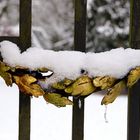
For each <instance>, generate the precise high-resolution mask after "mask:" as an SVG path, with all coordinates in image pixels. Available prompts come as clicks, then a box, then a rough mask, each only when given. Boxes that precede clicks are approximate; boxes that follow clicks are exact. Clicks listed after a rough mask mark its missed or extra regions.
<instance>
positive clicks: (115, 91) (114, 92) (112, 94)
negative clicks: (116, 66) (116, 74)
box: [101, 81, 126, 105]
mask: <svg viewBox="0 0 140 140" xmlns="http://www.w3.org/2000/svg"><path fill="white" fill-rule="evenodd" d="M125 87H126V85H125V82H124V81H120V82H119V83H117V84H116V85H115V86H114V87H113V88H112V89H111V90H110V91H109V92H108V93H107V94H106V95H105V96H104V98H103V99H102V102H101V104H102V105H103V104H104V105H108V104H110V103H112V102H113V101H114V100H115V99H116V98H117V97H118V96H119V94H120V93H121V91H122V90H123V89H124V88H125Z"/></svg>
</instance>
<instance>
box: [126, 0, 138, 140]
mask: <svg viewBox="0 0 140 140" xmlns="http://www.w3.org/2000/svg"><path fill="white" fill-rule="evenodd" d="M130 47H131V48H135V49H140V1H139V0H130ZM130 59H131V58H130ZM127 140H140V81H138V82H137V84H135V85H134V86H133V87H132V88H130V89H129V96H128V130H127Z"/></svg>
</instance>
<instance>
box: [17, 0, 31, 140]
mask: <svg viewBox="0 0 140 140" xmlns="http://www.w3.org/2000/svg"><path fill="white" fill-rule="evenodd" d="M31 6H32V1H31V0H20V41H19V46H20V49H21V51H25V50H26V49H27V48H29V47H30V46H31V14H32V12H31V11H32V8H31ZM19 140H30V97H29V96H27V95H25V94H24V93H21V92H20V94H19Z"/></svg>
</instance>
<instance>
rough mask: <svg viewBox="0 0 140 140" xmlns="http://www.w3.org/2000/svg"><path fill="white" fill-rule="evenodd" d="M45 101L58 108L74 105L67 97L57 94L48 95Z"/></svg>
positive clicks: (45, 96) (45, 95)
mask: <svg viewBox="0 0 140 140" xmlns="http://www.w3.org/2000/svg"><path fill="white" fill-rule="evenodd" d="M43 97H44V99H45V100H46V101H47V102H48V103H51V104H53V105H55V106H57V107H65V106H66V105H73V102H72V101H70V100H69V99H68V98H66V97H62V96H61V95H60V94H57V93H46V94H44V95H43Z"/></svg>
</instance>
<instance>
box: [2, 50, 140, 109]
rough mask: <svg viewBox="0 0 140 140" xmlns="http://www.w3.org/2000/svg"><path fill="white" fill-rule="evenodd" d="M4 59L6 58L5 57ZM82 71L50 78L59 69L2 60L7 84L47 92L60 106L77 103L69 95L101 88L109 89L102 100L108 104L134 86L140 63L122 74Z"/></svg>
mask: <svg viewBox="0 0 140 140" xmlns="http://www.w3.org/2000/svg"><path fill="white" fill-rule="evenodd" d="M135 51H136V50H135ZM1 53H2V51H1ZM54 53H57V52H54ZM85 55H86V54H85ZM2 57H3V55H2ZM104 59H105V58H104ZM3 60H5V58H4V57H3ZM56 61H57V60H56ZM120 63H121V62H120ZM101 69H102V68H101ZM81 71H82V73H81V75H80V76H78V77H76V78H75V79H70V78H69V77H65V78H64V79H61V80H56V81H55V80H54V81H53V80H52V81H51V82H50V81H49V80H50V79H51V77H53V75H55V73H54V71H53V70H50V69H49V68H48V67H40V68H29V67H25V66H22V65H17V66H12V65H10V64H9V63H8V62H6V61H3V62H2V61H0V76H1V77H2V78H3V79H4V80H5V83H6V85H7V86H12V84H13V83H15V84H16V85H17V86H18V87H19V90H20V91H22V92H23V93H25V94H27V95H29V96H35V97H39V96H43V97H44V99H45V100H46V101H47V102H48V103H51V104H54V105H55V106H58V107H65V106H66V105H73V102H72V101H71V100H70V99H69V97H70V96H74V97H79V96H83V97H87V96H89V95H90V94H92V93H93V92H97V91H101V90H104V91H106V92H107V93H106V94H105V96H104V97H103V99H102V101H101V104H102V105H108V104H110V103H112V102H113V101H114V100H115V99H116V98H117V97H118V96H119V94H120V93H121V92H122V91H123V90H124V89H125V88H126V87H128V88H131V87H132V86H133V85H134V84H135V83H136V82H137V81H138V80H139V79H140V66H138V65H136V66H135V67H134V66H133V68H131V69H130V70H129V71H128V72H127V73H125V75H124V76H123V77H119V78H118V77H113V76H112V75H101V76H100V75H96V76H91V75H89V73H88V71H87V70H86V69H84V68H82V70H81ZM49 72H51V74H49V75H48V74H47V73H49ZM47 81H49V82H50V83H49V84H48V85H47V86H46V87H45V86H44V85H43V84H44V83H47Z"/></svg>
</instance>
